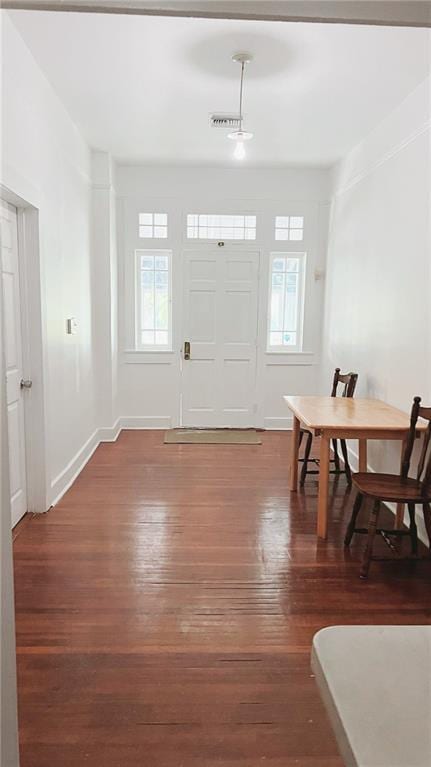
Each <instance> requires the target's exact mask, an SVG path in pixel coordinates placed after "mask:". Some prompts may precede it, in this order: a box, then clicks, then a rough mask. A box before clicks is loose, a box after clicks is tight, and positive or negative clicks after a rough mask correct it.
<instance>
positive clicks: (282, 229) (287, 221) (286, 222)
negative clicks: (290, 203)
mask: <svg viewBox="0 0 431 767" xmlns="http://www.w3.org/2000/svg"><path fill="white" fill-rule="evenodd" d="M275 239H276V240H296V241H298V240H302V239H304V217H303V216H276V217H275Z"/></svg>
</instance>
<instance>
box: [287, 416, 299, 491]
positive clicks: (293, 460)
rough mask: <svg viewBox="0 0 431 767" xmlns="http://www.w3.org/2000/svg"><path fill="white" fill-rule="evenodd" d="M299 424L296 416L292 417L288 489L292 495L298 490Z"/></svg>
mask: <svg viewBox="0 0 431 767" xmlns="http://www.w3.org/2000/svg"><path fill="white" fill-rule="evenodd" d="M300 426H301V423H300V421H299V419H298V418H297V417H296V415H294V416H293V431H292V450H291V454H290V476H289V489H290V490H291V492H292V493H296V491H297V490H298V458H299V433H300Z"/></svg>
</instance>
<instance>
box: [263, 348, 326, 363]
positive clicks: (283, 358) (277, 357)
mask: <svg viewBox="0 0 431 767" xmlns="http://www.w3.org/2000/svg"><path fill="white" fill-rule="evenodd" d="M264 364H265V365H268V366H270V365H297V366H304V365H315V364H316V358H315V354H314V352H304V351H296V352H295V351H286V352H285V351H268V350H267V351H266V352H265V363H264Z"/></svg>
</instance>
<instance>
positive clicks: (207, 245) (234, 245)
mask: <svg viewBox="0 0 431 767" xmlns="http://www.w3.org/2000/svg"><path fill="white" fill-rule="evenodd" d="M220 242H223V246H222V247H221V246H219V241H218V240H199V241H196V240H194V241H191V242H190V243H189V241H188V240H186V241H183V243H182V249H181V284H179V285H178V287H179V291H180V295H181V316H180V318H179V319H180V323H179V324H180V327H181V345H180V347H179V354H180V360H179V365H180V371H179V372H180V376H179V415H178V422H179V425H180V427H181V428H182V427H183V426H184V422H183V394H184V375H183V367H184V356H183V343H184V339H185V330H186V328H185V326H184V325H185V318H186V288H187V286H186V281H185V274H186V270H185V264H186V261H185V258H186V253H189V252H199V251H200V250H202V249H204V250H205V252H206V253H211V252H212V251H217V252H218V250H219V249H220V250H221V251H222V252H225V251H229V250H230V249H232V250H234V251H237V252H238V253H240V252H243V253H250V252H252V253H256V254H257V256H258V267H257V284H256V356H255V363H254V399H255V403H254V413H253V415H254V419H253V420H254V424H253V426H252V427H249V428H258V427H259V403H258V357H259V332H260V283H261V270H262V247H261V246H256V245H255V246H254V247H253V243H255V241H254V240H244V241H240V242H238V241H235V240H221V241H220ZM187 428H199V427H192V426H191V427H187ZM215 428H218V427H215ZM220 428H224V427H220ZM232 428H236V427H232ZM238 428H241V427H238Z"/></svg>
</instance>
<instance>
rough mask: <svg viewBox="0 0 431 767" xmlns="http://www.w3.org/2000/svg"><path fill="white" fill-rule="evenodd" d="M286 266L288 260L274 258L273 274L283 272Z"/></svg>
mask: <svg viewBox="0 0 431 767" xmlns="http://www.w3.org/2000/svg"><path fill="white" fill-rule="evenodd" d="M285 266H286V259H284V258H274V261H273V262H272V271H273V272H283V271H284V269H285Z"/></svg>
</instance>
